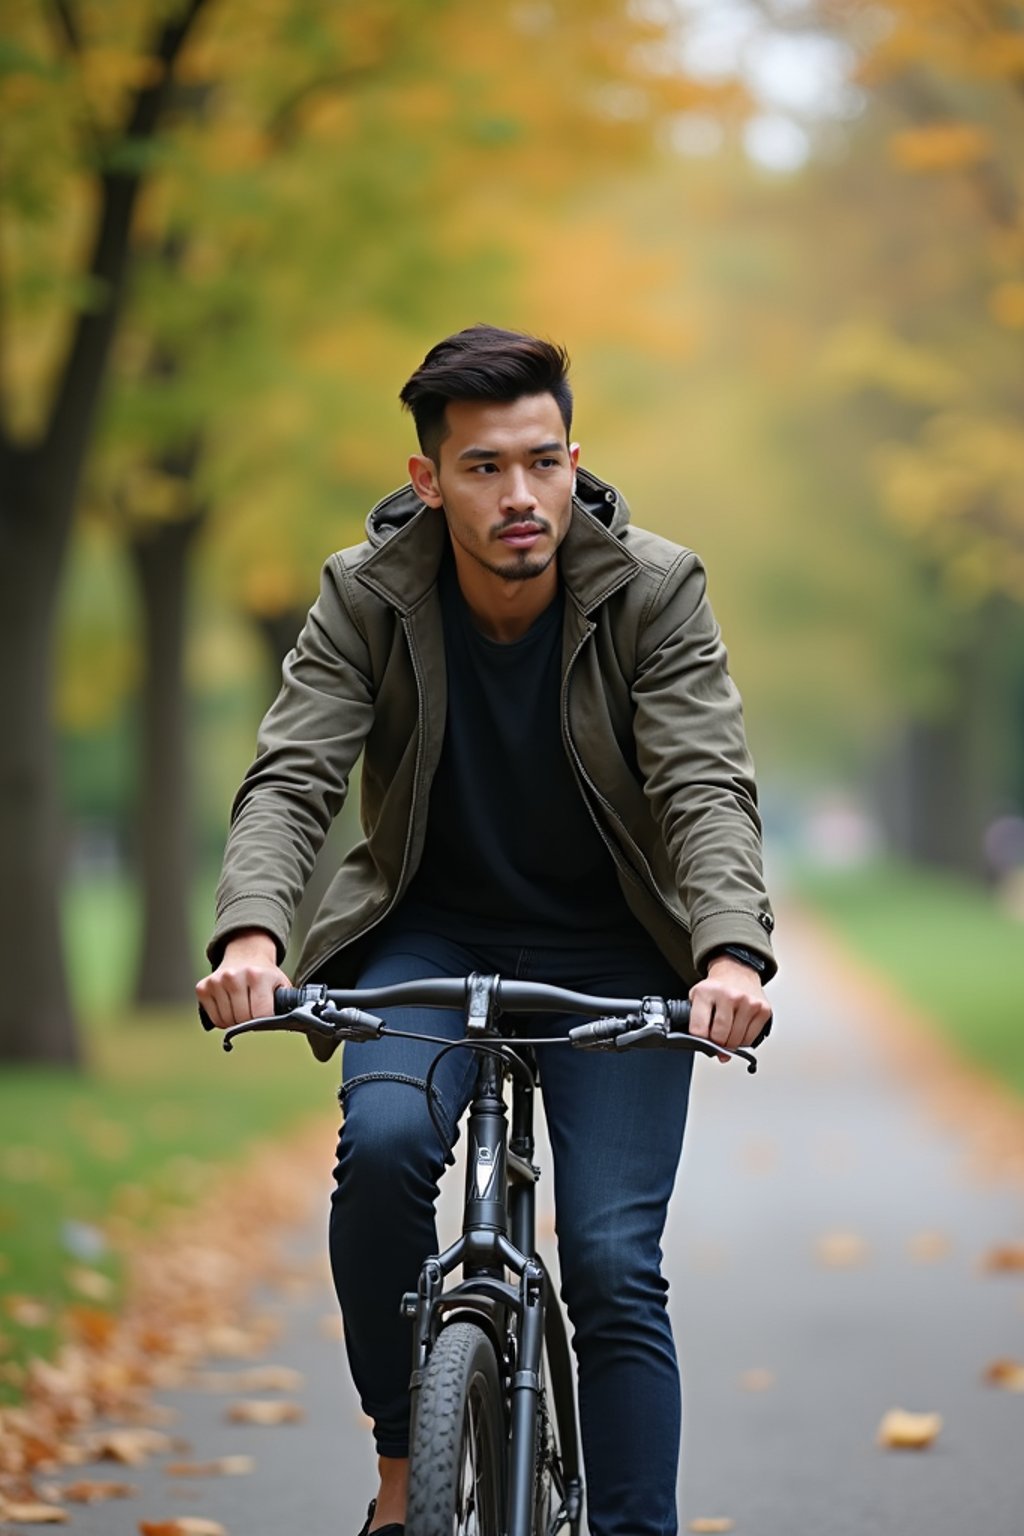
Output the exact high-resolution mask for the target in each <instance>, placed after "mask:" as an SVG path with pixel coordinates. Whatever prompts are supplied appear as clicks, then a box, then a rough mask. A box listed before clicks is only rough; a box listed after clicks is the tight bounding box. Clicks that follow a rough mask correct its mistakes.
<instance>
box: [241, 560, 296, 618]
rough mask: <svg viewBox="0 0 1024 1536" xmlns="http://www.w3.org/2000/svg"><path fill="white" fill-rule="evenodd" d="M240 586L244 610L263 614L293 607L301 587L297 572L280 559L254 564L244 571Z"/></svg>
mask: <svg viewBox="0 0 1024 1536" xmlns="http://www.w3.org/2000/svg"><path fill="white" fill-rule="evenodd" d="M241 586H242V601H243V603H244V605H245V608H246V611H247V612H248V613H251V614H252V615H254V616H255V617H265V618H273V617H275V615H277V614H279V613H287V612H288V610H289V608H294V607H295V605H296V603H297V602H298V600H299V593H300V591H302V590H303V586H302V584H301V583H300V581H299V578H298V576H297V574H296V572H295V571H294V570H293V569H292V568H290V566H289V565H288V563H287V562H285V561H283V560H282V561H280V562H279V563H277V564H273V565H270V564H267V565H257V566H254V567H253V568H252V569H251V570H250V571H248V572H247V573H246V574H245V576H244V578H243V580H242V583H241Z"/></svg>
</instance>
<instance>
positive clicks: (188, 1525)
mask: <svg viewBox="0 0 1024 1536" xmlns="http://www.w3.org/2000/svg"><path fill="white" fill-rule="evenodd" d="M139 1536H228V1531H227V1526H225V1525H221V1523H220V1521H219V1520H204V1519H202V1517H201V1516H199V1515H179V1516H178V1518H177V1519H176V1520H140V1521H139Z"/></svg>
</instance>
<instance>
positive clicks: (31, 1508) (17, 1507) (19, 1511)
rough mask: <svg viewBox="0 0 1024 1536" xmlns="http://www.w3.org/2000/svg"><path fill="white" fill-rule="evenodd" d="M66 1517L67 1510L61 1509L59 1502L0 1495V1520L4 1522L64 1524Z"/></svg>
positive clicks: (17, 1523) (16, 1523)
mask: <svg viewBox="0 0 1024 1536" xmlns="http://www.w3.org/2000/svg"><path fill="white" fill-rule="evenodd" d="M67 1518H68V1512H67V1510H66V1509H61V1507H60V1505H59V1504H43V1503H41V1502H39V1501H36V1500H24V1501H19V1500H16V1499H4V1498H2V1497H0V1520H3V1521H4V1522H7V1521H8V1520H10V1521H11V1522H13V1523H14V1524H15V1525H64V1524H65V1523H66V1521H67Z"/></svg>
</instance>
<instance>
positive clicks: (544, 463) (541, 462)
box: [536, 459, 558, 469]
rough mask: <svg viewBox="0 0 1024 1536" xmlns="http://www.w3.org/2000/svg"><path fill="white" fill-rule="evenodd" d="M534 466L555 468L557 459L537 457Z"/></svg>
mask: <svg viewBox="0 0 1024 1536" xmlns="http://www.w3.org/2000/svg"><path fill="white" fill-rule="evenodd" d="M536 467H537V468H538V469H557V468H558V460H557V459H538V460H537V461H536Z"/></svg>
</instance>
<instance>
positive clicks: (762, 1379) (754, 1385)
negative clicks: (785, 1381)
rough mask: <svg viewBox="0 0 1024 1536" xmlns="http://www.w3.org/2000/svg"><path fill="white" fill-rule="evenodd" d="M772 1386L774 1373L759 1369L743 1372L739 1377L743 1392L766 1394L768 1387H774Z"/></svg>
mask: <svg viewBox="0 0 1024 1536" xmlns="http://www.w3.org/2000/svg"><path fill="white" fill-rule="evenodd" d="M774 1385H775V1373H774V1371H765V1370H760V1369H756V1370H752V1371H744V1372H743V1375H742V1376H741V1377H740V1386H741V1387H742V1388H743V1390H744V1392H767V1391H768V1389H769V1387H774Z"/></svg>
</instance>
